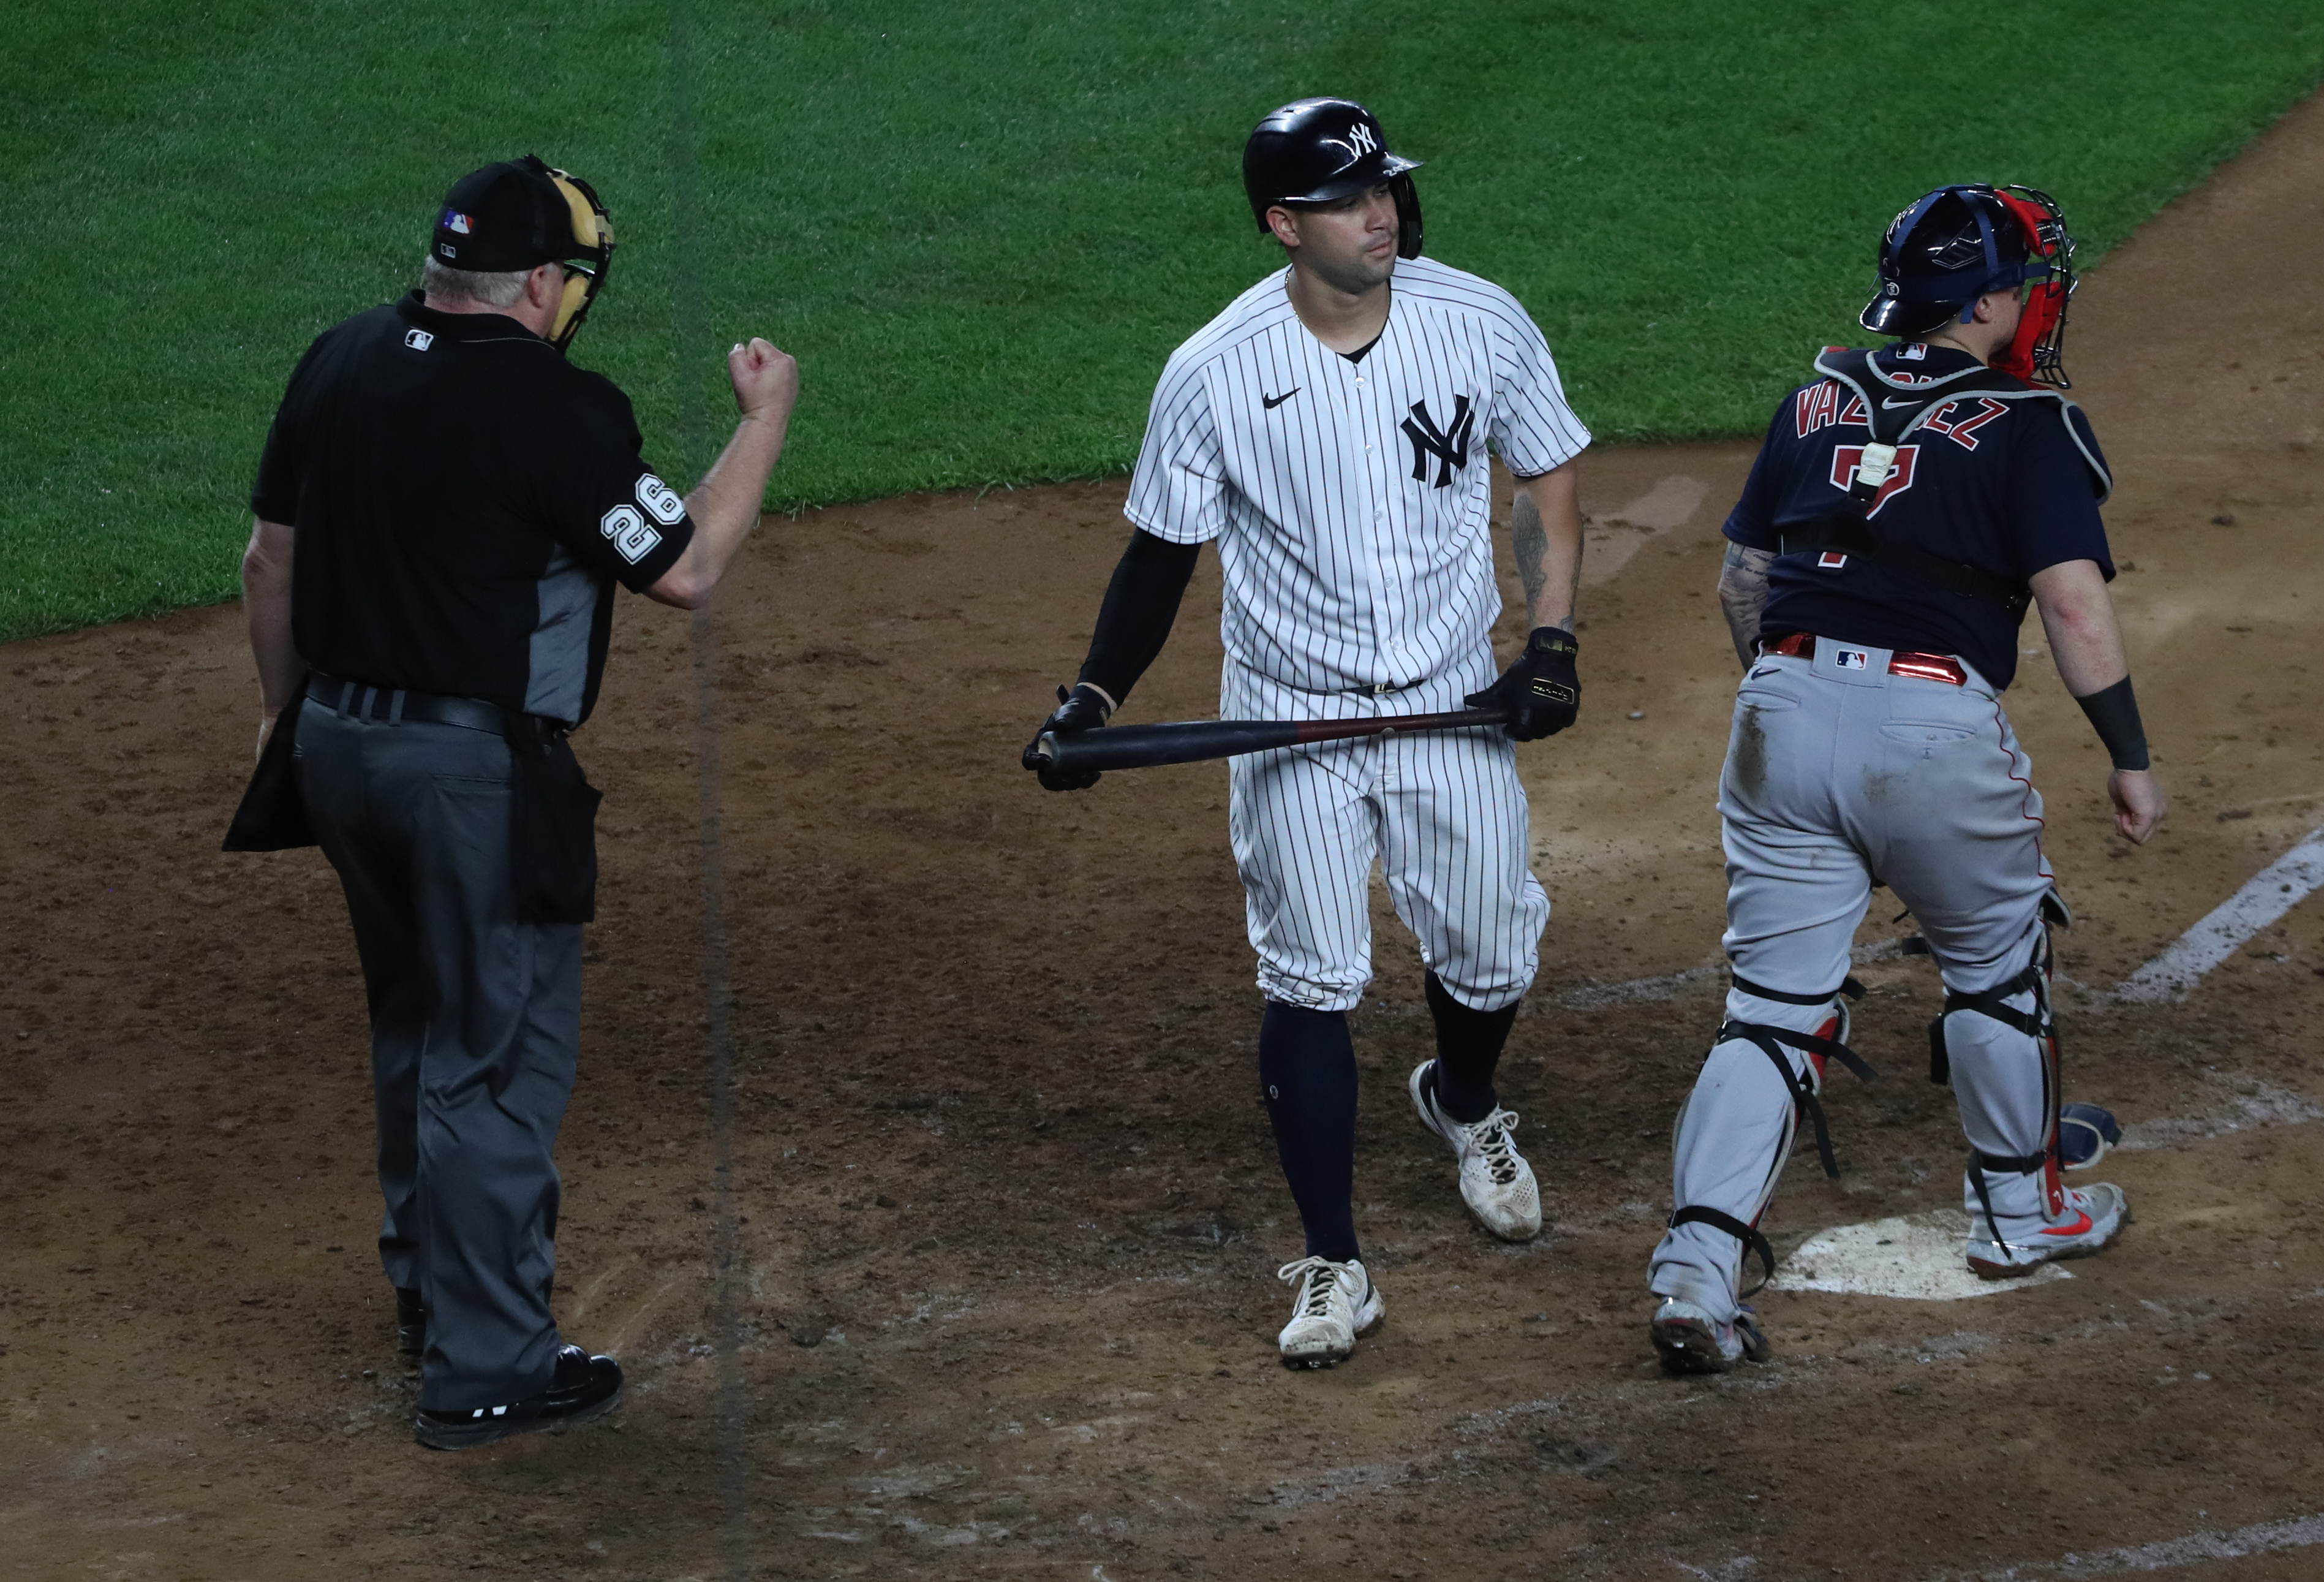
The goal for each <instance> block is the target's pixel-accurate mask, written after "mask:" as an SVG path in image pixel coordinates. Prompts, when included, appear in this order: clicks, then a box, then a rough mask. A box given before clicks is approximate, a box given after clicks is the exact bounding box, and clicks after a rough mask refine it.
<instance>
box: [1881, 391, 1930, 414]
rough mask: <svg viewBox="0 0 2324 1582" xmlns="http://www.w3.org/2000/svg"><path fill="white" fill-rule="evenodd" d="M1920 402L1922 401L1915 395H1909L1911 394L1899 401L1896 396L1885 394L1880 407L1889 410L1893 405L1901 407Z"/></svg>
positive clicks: (1916, 404) (1915, 404)
mask: <svg viewBox="0 0 2324 1582" xmlns="http://www.w3.org/2000/svg"><path fill="white" fill-rule="evenodd" d="M1919 404H1920V402H1917V401H1915V400H1914V398H1913V397H1911V396H1909V395H1908V396H1906V397H1905V398H1904V400H1902V401H1898V400H1897V399H1896V398H1895V396H1893V395H1890V396H1884V397H1883V398H1882V399H1881V402H1880V409H1881V410H1882V411H1883V412H1886V411H1887V410H1888V409H1890V408H1891V407H1899V406H1918V405H1919Z"/></svg>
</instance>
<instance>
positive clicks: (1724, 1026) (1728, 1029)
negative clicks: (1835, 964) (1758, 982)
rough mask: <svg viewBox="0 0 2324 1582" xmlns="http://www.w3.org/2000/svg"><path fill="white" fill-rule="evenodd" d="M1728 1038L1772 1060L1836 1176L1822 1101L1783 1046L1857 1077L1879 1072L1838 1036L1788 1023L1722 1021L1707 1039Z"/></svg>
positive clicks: (1827, 1172) (1872, 1077)
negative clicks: (1834, 1063) (1786, 1056)
mask: <svg viewBox="0 0 2324 1582" xmlns="http://www.w3.org/2000/svg"><path fill="white" fill-rule="evenodd" d="M1743 992H1744V993H1745V994H1747V995H1748V994H1755V993H1757V991H1756V990H1753V989H1748V988H1747V989H1745V990H1744V991H1743ZM1830 998H1831V996H1830V995H1825V996H1824V999H1826V1000H1828V999H1830ZM1801 1003H1802V1004H1810V1005H1816V1004H1823V1001H1822V1000H1807V1001H1803V1002H1801ZM1730 1038H1739V1039H1741V1040H1743V1041H1745V1042H1747V1043H1748V1044H1751V1045H1753V1046H1754V1047H1756V1048H1757V1050H1758V1051H1759V1052H1760V1053H1761V1054H1763V1055H1765V1056H1766V1057H1767V1059H1770V1060H1773V1061H1774V1062H1775V1071H1776V1073H1777V1075H1779V1076H1781V1077H1782V1078H1783V1079H1784V1087H1785V1088H1787V1089H1788V1090H1789V1091H1790V1093H1791V1096H1792V1103H1793V1104H1794V1106H1796V1107H1797V1108H1798V1109H1799V1110H1800V1112H1801V1113H1802V1114H1803V1115H1806V1116H1807V1117H1808V1120H1809V1121H1810V1123H1811V1124H1813V1125H1814V1127H1815V1140H1816V1155H1817V1157H1818V1158H1820V1159H1821V1161H1823V1173H1824V1174H1825V1175H1827V1176H1830V1177H1831V1179H1832V1180H1839V1179H1840V1161H1838V1160H1837V1159H1835V1158H1834V1157H1833V1156H1832V1152H1831V1128H1829V1127H1828V1126H1826V1125H1825V1124H1824V1119H1823V1103H1822V1101H1821V1099H1819V1098H1817V1096H1816V1085H1815V1081H1814V1079H1813V1078H1811V1077H1809V1076H1808V1075H1807V1074H1806V1073H1805V1072H1803V1071H1802V1072H1795V1071H1794V1070H1793V1069H1792V1063H1791V1061H1790V1060H1788V1059H1784V1046H1786V1045H1788V1046H1790V1047H1791V1048H1793V1049H1795V1050H1801V1051H1802V1052H1803V1053H1806V1054H1811V1055H1821V1056H1823V1057H1824V1058H1825V1059H1828V1060H1838V1061H1839V1062H1840V1064H1841V1065H1843V1066H1845V1067H1847V1068H1848V1069H1849V1070H1850V1071H1853V1072H1855V1073H1856V1075H1857V1078H1858V1080H1860V1081H1865V1082H1871V1081H1874V1080H1876V1079H1877V1078H1878V1077H1879V1075H1880V1073H1879V1072H1877V1071H1875V1070H1874V1069H1872V1068H1871V1067H1870V1066H1867V1065H1866V1064H1865V1063H1864V1061H1863V1060H1862V1059H1860V1058H1859V1057H1858V1055H1857V1053H1856V1051H1855V1050H1851V1049H1849V1047H1848V1046H1847V1045H1846V1044H1844V1043H1841V1042H1840V1041H1839V1040H1838V1039H1831V1038H1818V1037H1816V1035H1815V1034H1813V1033H1812V1032H1794V1031H1793V1030H1792V1029H1790V1028H1788V1027H1772V1026H1769V1025H1768V1024H1767V1023H1766V1022H1720V1024H1719V1033H1718V1036H1717V1037H1715V1038H1713V1039H1712V1040H1711V1043H1712V1045H1713V1046H1714V1047H1715V1046H1717V1045H1719V1044H1723V1043H1725V1042H1726V1041H1728V1040H1729V1039H1730Z"/></svg>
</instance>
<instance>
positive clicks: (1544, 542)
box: [1509, 495, 1549, 614]
mask: <svg viewBox="0 0 2324 1582" xmlns="http://www.w3.org/2000/svg"><path fill="white" fill-rule="evenodd" d="M1509 549H1510V550H1511V552H1512V553H1514V554H1515V555H1516V557H1517V578H1518V580H1519V581H1521V582H1523V583H1524V584H1525V591H1526V611H1527V613H1528V614H1530V613H1531V612H1532V611H1534V610H1536V609H1539V608H1540V607H1541V590H1542V589H1543V588H1545V587H1548V586H1549V568H1548V567H1547V566H1546V565H1545V564H1543V562H1544V561H1545V560H1546V559H1547V558H1548V555H1549V531H1548V529H1546V528H1545V527H1543V526H1542V524H1541V507H1539V506H1538V505H1535V504H1534V503H1533V496H1532V495H1518V496H1517V503H1516V504H1513V505H1511V506H1510V507H1509Z"/></svg>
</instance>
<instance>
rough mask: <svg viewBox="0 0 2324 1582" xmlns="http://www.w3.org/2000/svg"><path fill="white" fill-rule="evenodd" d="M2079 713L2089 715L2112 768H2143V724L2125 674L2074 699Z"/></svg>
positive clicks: (2144, 742) (2091, 724)
mask: <svg viewBox="0 0 2324 1582" xmlns="http://www.w3.org/2000/svg"><path fill="white" fill-rule="evenodd" d="M2074 701H2075V702H2077V703H2079V704H2080V705H2081V706H2082V712H2083V713H2084V714H2087V715H2089V717H2090V727H2091V728H2092V729H2093V730H2095V731H2097V732H2098V740H2099V741H2101V742H2104V743H2105V744H2106V750H2107V755H2108V756H2110V757H2111V758H2113V760H2114V766H2115V767H2116V769H2144V768H2145V767H2146V766H2147V764H2148V763H2149V760H2148V758H2147V755H2146V727H2145V726H2144V725H2142V724H2140V723H2139V718H2138V699H2137V698H2135V697H2133V696H2132V695H2131V690H2130V678H2129V677H2128V676H2125V677H2124V678H2123V679H2122V680H2119V681H2116V683H2115V684H2114V685H2113V686H2111V687H2108V688H2106V689H2103V690H2102V691H2097V692H2093V693H2091V694H2090V695H2089V697H2087V698H2075V699H2074Z"/></svg>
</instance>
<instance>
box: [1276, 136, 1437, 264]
mask: <svg viewBox="0 0 2324 1582" xmlns="http://www.w3.org/2000/svg"><path fill="white" fill-rule="evenodd" d="M1419 167H1420V162H1419V161H1418V160H1412V159H1406V158H1405V157H1404V156H1403V155H1402V154H1399V153H1389V152H1388V136H1387V134H1385V133H1383V132H1381V130H1380V124H1379V116H1375V115H1373V114H1372V113H1371V112H1370V111H1369V110H1368V109H1366V108H1364V106H1361V105H1360V104H1358V103H1356V102H1355V100H1353V99H1299V100H1296V101H1295V102H1293V103H1291V104H1287V105H1286V106H1283V107H1282V108H1281V109H1279V110H1277V111H1276V112H1275V113H1274V114H1273V115H1270V116H1268V117H1267V118H1266V119H1265V120H1263V121H1261V122H1260V123H1259V125H1257V126H1255V127H1253V128H1252V129H1251V134H1250V140H1249V141H1248V142H1246V143H1244V144H1243V147H1242V189H1243V194H1244V196H1246V197H1247V198H1249V199H1250V213H1251V217H1252V218H1253V219H1255V220H1257V221H1258V222H1259V229H1260V230H1262V231H1264V230H1267V229H1268V228H1269V227H1268V223H1267V211H1268V209H1269V208H1273V207H1275V205H1277V204H1278V203H1329V202H1331V201H1332V200H1333V199H1339V198H1346V197H1349V196H1351V195H1352V194H1354V193H1358V192H1366V191H1369V190H1371V189H1372V188H1374V187H1379V186H1386V187H1388V189H1389V190H1390V191H1392V192H1393V193H1394V194H1395V196H1396V209H1397V218H1398V219H1399V220H1400V221H1401V222H1402V224H1401V231H1402V234H1401V236H1399V238H1398V243H1397V254H1398V255H1399V256H1401V257H1405V258H1416V257H1418V256H1419V254H1420V196H1419V194H1418V193H1417V192H1416V191H1415V190H1413V185H1412V172H1413V171H1416V170H1417V169H1419Z"/></svg>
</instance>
